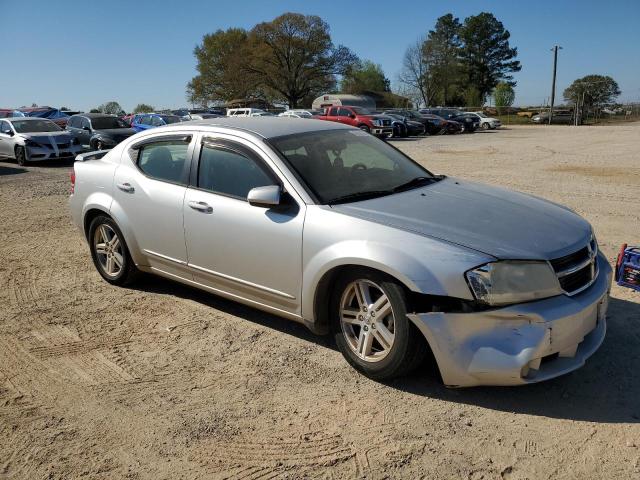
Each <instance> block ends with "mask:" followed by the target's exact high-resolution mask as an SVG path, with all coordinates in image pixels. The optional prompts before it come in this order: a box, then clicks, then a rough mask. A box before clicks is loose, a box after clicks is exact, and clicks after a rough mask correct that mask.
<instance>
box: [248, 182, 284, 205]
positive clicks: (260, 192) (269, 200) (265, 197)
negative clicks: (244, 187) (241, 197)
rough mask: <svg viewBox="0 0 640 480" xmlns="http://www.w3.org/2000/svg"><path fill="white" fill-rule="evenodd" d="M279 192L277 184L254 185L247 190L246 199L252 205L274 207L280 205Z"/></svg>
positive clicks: (280, 191)
mask: <svg viewBox="0 0 640 480" xmlns="http://www.w3.org/2000/svg"><path fill="white" fill-rule="evenodd" d="M281 193H282V190H281V188H280V186H279V185H267V186H266V187H256V188H252V189H251V190H249V194H248V195H247V201H248V202H249V204H250V205H253V206H254V207H267V208H269V207H275V206H277V205H280V194H281Z"/></svg>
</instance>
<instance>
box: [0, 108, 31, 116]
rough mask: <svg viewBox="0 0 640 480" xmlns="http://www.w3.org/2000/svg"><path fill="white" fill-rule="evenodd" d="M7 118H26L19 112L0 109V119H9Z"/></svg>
mask: <svg viewBox="0 0 640 480" xmlns="http://www.w3.org/2000/svg"><path fill="white" fill-rule="evenodd" d="M9 117H26V115H25V114H24V113H22V112H21V111H19V110H12V109H10V108H0V118H9Z"/></svg>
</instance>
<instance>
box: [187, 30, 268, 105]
mask: <svg viewBox="0 0 640 480" xmlns="http://www.w3.org/2000/svg"><path fill="white" fill-rule="evenodd" d="M247 38H248V34H247V32H246V30H244V29H242V28H230V29H228V30H218V31H216V32H215V33H210V34H207V35H204V37H203V38H202V43H201V44H200V45H197V46H196V47H195V49H194V50H193V54H194V55H195V57H196V62H197V64H196V70H197V71H198V75H196V76H195V77H193V78H192V79H191V81H190V82H189V83H188V84H187V99H188V100H189V101H190V102H192V103H196V104H198V105H203V106H208V105H209V103H215V102H220V101H227V100H232V99H234V98H247V97H251V96H254V95H255V94H256V85H257V81H256V79H255V78H254V76H253V75H250V74H249V73H248V72H247V69H246V68H245V67H246V60H247V56H248V52H247V49H248V45H247Z"/></svg>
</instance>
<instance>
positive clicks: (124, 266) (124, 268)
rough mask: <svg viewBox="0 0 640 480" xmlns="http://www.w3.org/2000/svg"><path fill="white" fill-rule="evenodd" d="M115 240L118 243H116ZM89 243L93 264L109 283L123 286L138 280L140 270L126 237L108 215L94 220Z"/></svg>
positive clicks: (90, 228) (90, 227) (90, 229)
mask: <svg viewBox="0 0 640 480" xmlns="http://www.w3.org/2000/svg"><path fill="white" fill-rule="evenodd" d="M105 237H106V238H105ZM115 238H117V239H118V241H117V242H114V239H115ZM88 241H89V249H90V250H91V258H92V259H93V264H94V265H95V267H96V269H97V270H98V273H99V274H100V275H101V276H102V278H104V279H105V280H106V281H107V282H109V283H110V284H112V285H118V286H123V285H128V284H130V283H131V282H132V281H133V280H134V279H135V278H136V276H137V273H138V269H137V268H136V266H135V264H134V263H133V260H132V259H131V255H130V254H129V248H128V247H127V244H126V242H125V240H124V235H122V232H121V231H120V229H119V228H118V225H116V222H114V221H113V219H111V218H110V217H108V216H106V215H98V216H97V217H96V218H94V219H93V221H92V222H91V225H90V226H89V235H88ZM103 252H104V253H103Z"/></svg>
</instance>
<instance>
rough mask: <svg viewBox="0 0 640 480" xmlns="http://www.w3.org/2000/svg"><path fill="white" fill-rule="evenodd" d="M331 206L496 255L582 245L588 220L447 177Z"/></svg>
mask: <svg viewBox="0 0 640 480" xmlns="http://www.w3.org/2000/svg"><path fill="white" fill-rule="evenodd" d="M332 208H333V209H334V210H336V211H338V212H340V213H343V214H346V215H351V216H354V217H359V218H362V219H366V220H370V221H374V222H377V223H382V224H385V225H389V226H393V227H396V228H400V229H403V230H407V231H411V232H414V233H418V234H421V235H425V236H429V237H432V238H437V239H440V240H444V241H446V242H449V243H454V244H458V245H462V246H465V247H467V248H471V249H474V250H476V251H479V252H482V253H485V254H488V255H491V256H493V257H496V258H499V259H520V260H551V259H554V258H558V257H562V256H564V255H567V254H569V253H572V252H574V251H576V250H578V249H580V248H582V247H583V246H585V245H586V244H587V242H588V241H589V238H590V235H591V226H590V225H589V223H588V222H587V221H586V220H584V219H583V218H582V217H580V216H579V215H577V214H576V213H574V212H572V211H571V210H569V209H567V208H565V207H562V206H560V205H557V204H554V203H552V202H549V201H547V200H543V199H541V198H537V197H533V196H530V195H525V194H522V193H517V192H513V191H510V190H506V189H502V188H497V187H490V186H488V185H482V184H478V183H473V182H467V181H464V180H457V179H453V178H444V179H443V180H441V181H439V182H437V183H435V184H432V185H428V186H425V187H422V188H418V189H415V190H409V191H407V192H403V193H398V194H395V195H388V196H385V197H380V198H375V199H371V200H365V201H362V202H355V203H350V204H341V205H334V206H332Z"/></svg>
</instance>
